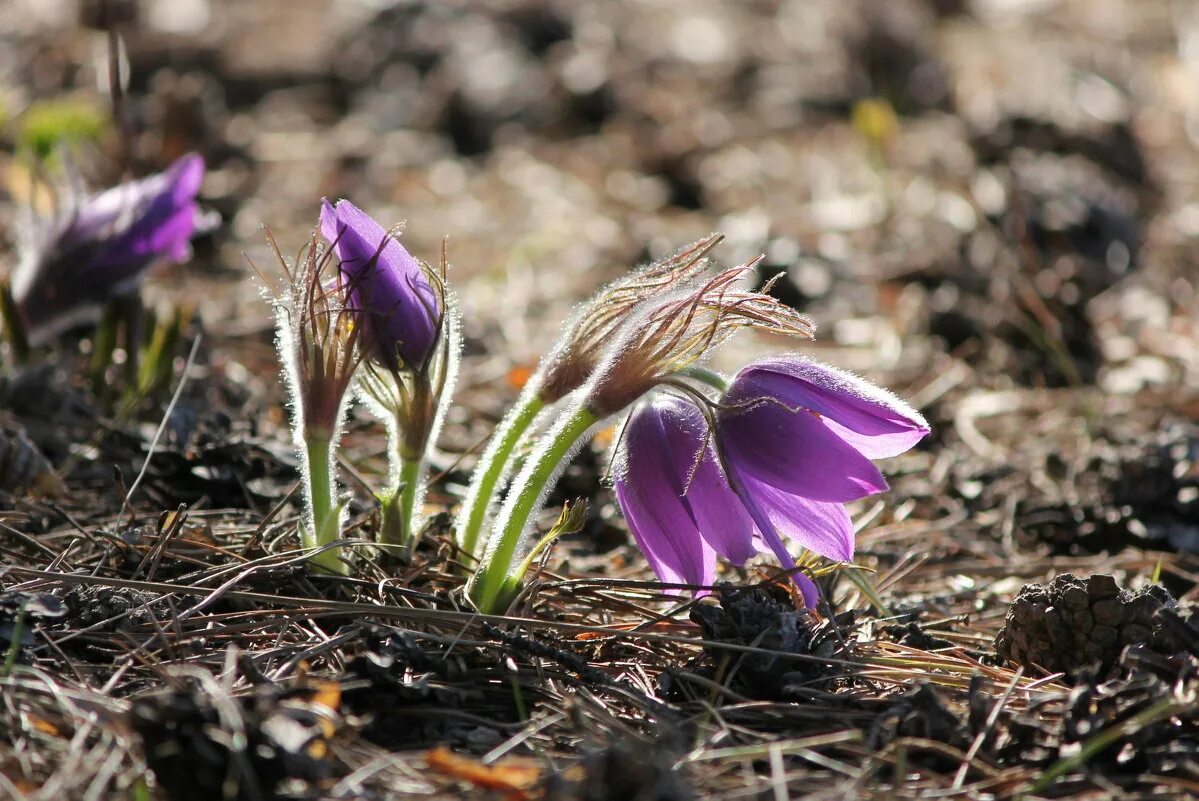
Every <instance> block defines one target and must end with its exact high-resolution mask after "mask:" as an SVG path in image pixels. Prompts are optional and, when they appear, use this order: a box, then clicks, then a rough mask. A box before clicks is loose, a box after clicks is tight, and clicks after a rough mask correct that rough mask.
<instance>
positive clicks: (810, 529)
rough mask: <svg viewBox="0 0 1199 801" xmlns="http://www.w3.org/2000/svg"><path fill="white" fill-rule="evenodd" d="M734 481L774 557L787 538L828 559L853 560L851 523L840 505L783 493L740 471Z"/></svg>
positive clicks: (847, 514)
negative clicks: (741, 486)
mask: <svg viewBox="0 0 1199 801" xmlns="http://www.w3.org/2000/svg"><path fill="white" fill-rule="evenodd" d="M734 469H736V468H734ZM737 479H738V480H740V481H742V482H743V483H744V485H745V506H746V508H747V509H748V510H749V513H750V515H751V516H752V517H753V520H754V523H755V524H757V527H758V530H759V531H761V532H762V536H763V539H764V540H765V541H766V544H767V545H769V546H770V549H771V550H772V551H774V552H775V554H776V555H779V548H780V546H781V539H780V538H781V537H787V538H789V539H792V540H795V541H796V542H797V543H799V544H800V545H802V546H803V547H805V548H807V549H808V550H809V551H813V552H815V553H818V554H820V555H821V556H823V557H826V558H828V559H833V560H835V561H838V562H848V561H849V560H851V559H853V550H854V531H853V521H852V520H850V517H849V513H848V512H846V511H845V506H844V505H843V504H840V503H828V502H825V501H814V500H812V499H810V498H804V497H802V496H800V495H793V494H790V493H787V492H783V491H780V490H779V489H777V488H775V487H772V486H770V485H769V484H763V483H761V482H758V481H755V480H754V479H753V478H751V477H748V476H746V475H744V474H742V473H741V472H739V471H738V472H737ZM780 558H781V557H780ZM788 564H789V563H788Z"/></svg>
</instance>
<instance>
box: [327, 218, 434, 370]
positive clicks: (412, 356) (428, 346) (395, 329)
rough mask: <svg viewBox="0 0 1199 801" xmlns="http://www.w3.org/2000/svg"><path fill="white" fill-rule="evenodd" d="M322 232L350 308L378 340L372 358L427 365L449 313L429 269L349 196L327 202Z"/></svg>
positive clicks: (392, 364) (395, 366)
mask: <svg viewBox="0 0 1199 801" xmlns="http://www.w3.org/2000/svg"><path fill="white" fill-rule="evenodd" d="M321 233H322V234H323V235H324V237H325V238H326V239H328V240H329V241H330V242H331V243H333V248H334V250H335V251H336V252H337V257H338V259H340V260H341V275H342V278H343V280H344V281H345V282H346V284H347V288H348V289H349V298H350V301H349V302H350V306H351V308H353V309H355V310H356V312H357V314H358V317H359V323H360V325H362V326H363V328H364V339H365V341H368V342H371V343H372V348H371V352H370V353H371V358H372V359H374V360H375V361H376V362H378V363H379V364H380V365H382V366H383V367H385V368H386V369H388V370H389V371H391V372H393V373H394V372H397V371H399V370H400V369H402V368H407V369H412V370H421V369H423V368H424V367H425V366H426V365H427V364H428V363H429V360H430V358H431V357H432V356H433V354H434V352H435V350H436V346H437V340H438V334H439V332H440V329H441V317H442V314H443V313H444V306H443V303H442V299H441V297H440V296H439V295H440V293H439V292H438V291H437V290H436V289H435V288H434V286H433V284H432V283H431V282H430V278H429V275H428V274H427V273H426V272H425V269H424V268H423V267H422V266H421V264H420V263H419V262H418V261H417V260H416V259H415V258H413V256H412V255H411V254H410V253H409V252H408V251H407V250H406V249H405V248H404V246H403V245H401V244H400V243H399V241H398V240H397V239H396V238H395V237H394V236H392V235H391V234H390V233H388V232H387V231H385V230H384V229H383V226H381V225H379V224H378V223H377V222H375V221H374V220H373V219H372V218H371V217H370V216H369V215H367V214H366V213H365V212H363V211H362V210H361V209H359V208H358V207H357V206H355V205H354V204H353V203H351V202H350V201H348V200H341V201H338V203H337V205H336V206H334V205H333V204H331V203H329V201H328V200H325V201H323V202H322V204H321Z"/></svg>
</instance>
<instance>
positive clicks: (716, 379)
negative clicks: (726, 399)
mask: <svg viewBox="0 0 1199 801" xmlns="http://www.w3.org/2000/svg"><path fill="white" fill-rule="evenodd" d="M679 372H680V373H681V374H682V375H684V376H686V377H687V378H693V379H695V380H696V381H699V382H700V383H702V384H707V385H708V386H710V387H712V389H714V390H716V391H717V392H724V391H725V390H726V389H728V388H729V380H728V379H727V378H725V377H724V376H722V375H721V374H720V373H718V372H716V371H715V370H709V369H708V368H707V367H701V366H700V365H698V364H693V365H691V366H690V367H685V368H683V369H682V370H680V371H679Z"/></svg>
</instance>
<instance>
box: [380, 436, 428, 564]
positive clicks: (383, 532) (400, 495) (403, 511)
mask: <svg viewBox="0 0 1199 801" xmlns="http://www.w3.org/2000/svg"><path fill="white" fill-rule="evenodd" d="M392 458H394V459H395V460H396V461H397V462H398V463H399V466H398V467H397V468H396V470H395V474H396V477H397V480H396V486H395V487H394V488H393V489H392V491H391V494H390V495H387V496H386V497H384V498H382V520H381V522H380V526H379V542H380V543H382V544H383V545H388V546H391V547H389V548H388V549H387V550H388V551H390V552H391V553H393V554H395V555H397V556H400V557H406V556H407V554H408V548H409V547H411V544H412V535H413V534H414V533H415V532H416V527H417V524H418V520H417V509H416V498H417V495H418V494H419V491H420V484H421V482H422V481H423V480H424V470H425V460H424V458H423V457H417V458H415V459H406V458H404V457H403V456H402V455H401V454H400V452H399V451H394V452H393V453H392Z"/></svg>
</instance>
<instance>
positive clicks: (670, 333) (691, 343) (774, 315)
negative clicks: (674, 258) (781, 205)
mask: <svg viewBox="0 0 1199 801" xmlns="http://www.w3.org/2000/svg"><path fill="white" fill-rule="evenodd" d="M752 267H753V264H752V263H751V264H747V265H743V266H741V267H735V268H732V269H729V270H724V271H722V272H720V273H718V274H716V275H715V276H713V277H711V278H710V279H708V280H706V281H703V282H696V283H695V284H694V285H687V286H684V287H682V288H680V289H679V290H678V291H677V292H672V293H667V294H666V295H665V296H663V297H655V298H654V299H653V300H651V301H647V302H646V303H644V304H642V305H641V306H639V307H638V308H637V310H636V311H635V313H633V314H630V315H629V316H628V318H627V319H626V320H625V321H624V323H623V324H622V325H621V326H619V328H618V329H617V331H616V333H615V336H613V337H612V341H611V343H610V344H609V345H608V347H607V348H606V350H605V352H604V355H603V358H602V359H600V361H599V363H598V364H597V365H596V367H595V369H594V371H593V373H592V375H591V377H590V378H588V380H587V382H586V384H584V385H583V386H582V387H580V388H579V389H578V390H577V391H576V392H575V393H574V394H573V395H572V400H571V403H570V406H569V407H568V408H567V409H565V410H563V412H562V414H561V415H560V416H559V417H558V420H557V422H555V423H554V425H553V426H551V427H550V429H549V430H548V431H546V432H545V433H544V434H543V435H542V436H541V437H540V438H539V439H538V441H537V444H536V445H535V447H534V449H533V452H532V454H531V455H530V457H529V459H528V461H527V462H525V464H524V466H523V467H522V468H521V470H520V472H519V473H518V474H517V475H516V478H515V479H514V480H513V483H512V487H511V488H510V489H509V491H508V494H507V496H506V497H505V498H504V502H503V504H502V505H501V506H500V510H499V513H498V515H497V518H496V523H495V526H494V528H493V531H492V532H491V536H490V537H489V539H488V541H487V548H486V550H485V551H484V553H483V557H482V561H481V564H480V567H479V570H478V571H477V572H476V573H475V575H474V577H473V578H472V581H471V583H470V584H469V585H468V588H467V589H468V592H469V594H470V596H471V598H472V600H474V602H475V604H476V605H477V606H478V607H479V608H480V609H481V610H484V611H492V610H495V609H498V608H500V607H501V606H502V605H503V604H504V602H505V599H506V598H507V597H508V596H510V594H511V593H512V592H513V591H514V590H515V589H516V588H517V587H519V583H520V580H521V576H520V575H518V573H519V571H520V569H521V568H520V566H519V565H521V564H523V562H518V563H516V564H515V565H514V558H515V557H516V555H517V552H518V549H519V548H520V547H521V542H522V540H523V539H524V535H525V533H526V531H527V529H528V528H529V526H530V525H531V524H530V521H531V519H532V514H533V511H534V510H536V509H538V508H540V506H541V503H542V502H543V501H544V499H545V496H546V494H547V493H548V491H549V488H550V487H551V486H553V482H554V480H555V479H556V478H557V476H558V475H559V474H560V472H561V471H562V470H563V469H565V467H566V465H567V464H568V463H569V461H570V458H571V457H572V456H573V455H574V453H575V452H576V451H577V450H578V448H579V447H581V445H582V443H583V442H585V441H586V435H587V433H588V432H589V431H591V430H592V429H593V428H594V427H595V426H596V425H597V424H598V423H599V422H600V421H602V420H604V419H606V418H608V417H611V416H613V415H616V414H618V413H620V412H622V411H623V410H624V409H626V408H628V407H629V406H630V405H631V404H633V403H635V402H636V401H637V400H639V399H640V398H641V397H642V396H644V395H646V394H648V393H649V392H651V391H653V390H654V389H655V388H657V387H660V386H663V385H669V384H671V383H672V382H673V383H677V382H678V381H679V380H681V379H680V375H681V374H682V371H684V370H686V369H689V368H692V367H694V366H696V365H697V363H698V362H700V361H701V360H702V359H703V358H704V357H705V356H706V355H707V353H708V352H709V351H710V350H711V349H713V348H715V347H717V346H718V345H720V344H721V343H722V342H724V341H725V340H727V339H728V338H729V337H730V336H732V335H733V334H734V333H736V332H737V331H738V330H741V329H745V328H752V329H761V330H765V331H769V332H772V333H776V334H783V335H790V336H799V337H805V338H806V337H810V336H811V330H812V326H811V323H809V322H808V320H807V319H806V318H804V317H803V316H801V315H800V314H798V313H797V312H795V311H794V310H793V309H790V308H788V307H786V306H784V305H782V304H781V303H779V302H778V301H777V300H776V299H775V298H772V297H770V296H769V295H767V294H765V293H762V292H754V291H750V290H748V289H744V288H741V287H740V286H738V281H739V280H740V279H742V278H744V277H746V275H747V274H748V273H750V272H751V271H752Z"/></svg>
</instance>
